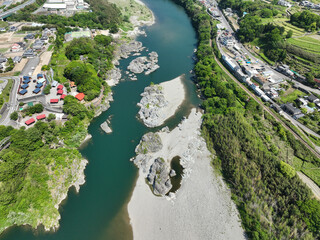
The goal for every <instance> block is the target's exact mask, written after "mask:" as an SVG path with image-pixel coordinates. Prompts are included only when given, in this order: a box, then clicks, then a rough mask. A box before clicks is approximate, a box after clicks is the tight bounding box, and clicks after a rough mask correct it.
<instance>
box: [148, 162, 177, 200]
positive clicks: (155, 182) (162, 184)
mask: <svg viewBox="0 0 320 240" xmlns="http://www.w3.org/2000/svg"><path fill="white" fill-rule="evenodd" d="M169 173H170V167H169V164H168V163H167V162H166V161H165V160H164V159H163V158H156V159H155V160H154V162H153V164H152V165H151V167H150V171H149V174H148V176H147V179H148V181H149V183H150V185H151V186H152V190H153V193H154V194H156V195H161V196H164V195H166V194H167V193H168V192H169V191H170V189H171V188H172V184H171V181H170V176H169Z"/></svg>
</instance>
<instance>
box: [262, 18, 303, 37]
mask: <svg viewBox="0 0 320 240" xmlns="http://www.w3.org/2000/svg"><path fill="white" fill-rule="evenodd" d="M262 23H263V24H267V23H273V24H275V25H278V26H280V27H284V28H285V33H287V32H288V31H289V30H292V32H293V35H292V36H293V37H298V36H302V35H303V34H304V33H305V31H304V29H302V28H298V27H296V26H293V25H292V24H290V23H289V19H288V18H265V19H262Z"/></svg>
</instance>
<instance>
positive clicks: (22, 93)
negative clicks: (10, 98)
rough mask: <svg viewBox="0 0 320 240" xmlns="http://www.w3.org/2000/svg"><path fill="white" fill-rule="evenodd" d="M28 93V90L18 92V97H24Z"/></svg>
mask: <svg viewBox="0 0 320 240" xmlns="http://www.w3.org/2000/svg"><path fill="white" fill-rule="evenodd" d="M27 92H28V90H26V89H23V90H21V91H20V92H19V94H20V95H25V94H26V93H27Z"/></svg>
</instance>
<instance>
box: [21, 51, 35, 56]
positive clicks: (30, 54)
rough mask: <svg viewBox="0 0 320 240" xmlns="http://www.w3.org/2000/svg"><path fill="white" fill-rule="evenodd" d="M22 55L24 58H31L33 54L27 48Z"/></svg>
mask: <svg viewBox="0 0 320 240" xmlns="http://www.w3.org/2000/svg"><path fill="white" fill-rule="evenodd" d="M22 56H23V57H25V58H33V57H34V56H35V54H34V52H33V50H32V49H27V50H26V51H25V52H24V53H23V55H22Z"/></svg>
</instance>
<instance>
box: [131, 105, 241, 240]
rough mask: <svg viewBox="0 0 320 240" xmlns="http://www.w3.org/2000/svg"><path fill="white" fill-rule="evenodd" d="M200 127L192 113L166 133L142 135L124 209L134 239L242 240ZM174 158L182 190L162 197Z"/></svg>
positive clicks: (197, 116)
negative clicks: (136, 172)
mask: <svg viewBox="0 0 320 240" xmlns="http://www.w3.org/2000/svg"><path fill="white" fill-rule="evenodd" d="M201 123H202V113H200V112H198V111H197V110H196V109H192V111H191V113H190V115H189V117H188V118H187V119H184V120H183V121H182V122H181V123H180V124H179V125H178V126H177V127H176V128H175V129H173V130H172V131H171V132H169V129H168V128H167V127H165V128H163V129H162V130H161V131H159V132H157V133H147V134H145V135H144V136H143V137H142V139H141V141H140V143H139V145H138V146H137V147H136V153H137V156H136V157H135V158H133V159H132V161H133V162H134V163H135V165H136V166H137V167H138V168H139V177H138V180H137V183H136V186H135V189H134V191H133V195H132V198H131V200H130V202H129V205H128V212H129V217H130V222H131V225H132V228H133V237H134V239H140V240H144V239H150V236H152V239H155V240H158V239H159V240H160V239H173V240H175V239H212V236H215V239H235V236H237V237H236V239H245V238H244V232H243V230H242V228H241V224H240V222H239V217H238V213H237V209H236V207H235V205H234V204H233V202H232V200H231V198H230V192H229V190H228V188H227V186H226V185H225V184H224V183H223V180H222V178H221V177H218V176H216V175H215V174H214V172H213V169H212V167H211V160H212V155H211V153H210V152H209V151H208V149H207V146H206V143H205V141H204V139H203V138H202V137H201V133H200V126H201ZM176 156H179V157H180V164H181V165H182V166H183V173H182V181H181V187H180V188H179V189H178V190H177V191H176V192H175V193H172V192H170V193H169V194H167V193H168V191H169V190H170V187H171V183H170V181H169V177H170V175H174V174H175V173H174V172H173V171H171V170H170V163H171V161H172V159H173V158H174V157H176ZM150 189H151V190H150ZM208 189H210V191H209V190H208ZM209 203H210V204H209Z"/></svg>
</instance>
